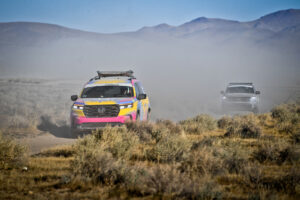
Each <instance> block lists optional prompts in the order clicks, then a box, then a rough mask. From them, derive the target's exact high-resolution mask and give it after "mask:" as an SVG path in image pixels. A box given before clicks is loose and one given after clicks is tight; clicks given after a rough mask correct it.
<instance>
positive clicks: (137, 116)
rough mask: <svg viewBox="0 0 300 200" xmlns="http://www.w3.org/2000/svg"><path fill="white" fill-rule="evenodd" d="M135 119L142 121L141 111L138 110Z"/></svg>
mask: <svg viewBox="0 0 300 200" xmlns="http://www.w3.org/2000/svg"><path fill="white" fill-rule="evenodd" d="M135 121H136V122H139V121H141V120H140V112H139V111H138V112H137V114H136V118H135Z"/></svg>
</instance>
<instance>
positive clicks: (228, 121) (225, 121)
mask: <svg viewBox="0 0 300 200" xmlns="http://www.w3.org/2000/svg"><path fill="white" fill-rule="evenodd" d="M231 122H232V118H230V117H228V116H224V117H222V118H221V119H219V120H218V122H217V124H218V127H219V128H220V129H226V128H227V127H228V126H229V125H230V124H231Z"/></svg>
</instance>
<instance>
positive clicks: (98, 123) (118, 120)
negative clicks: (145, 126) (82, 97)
mask: <svg viewBox="0 0 300 200" xmlns="http://www.w3.org/2000/svg"><path fill="white" fill-rule="evenodd" d="M135 117H136V116H135V114H131V115H125V116H118V117H105V118H88V117H83V116H81V117H78V116H76V115H71V118H72V119H71V121H72V123H73V127H74V128H75V129H78V130H90V129H98V128H104V127H105V126H107V125H110V126H120V125H122V124H124V123H125V122H126V121H129V120H133V119H135Z"/></svg>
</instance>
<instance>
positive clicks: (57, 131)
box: [37, 116, 76, 138]
mask: <svg viewBox="0 0 300 200" xmlns="http://www.w3.org/2000/svg"><path fill="white" fill-rule="evenodd" d="M40 121H41V123H40V124H39V125H38V126H37V128H38V129H39V130H40V131H46V132H49V133H51V134H52V135H54V136H55V137H59V138H76V137H74V136H72V134H71V130H70V126H68V125H62V126H58V125H57V124H55V123H53V122H52V120H51V117H50V116H41V118H40Z"/></svg>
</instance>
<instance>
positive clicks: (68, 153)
mask: <svg viewBox="0 0 300 200" xmlns="http://www.w3.org/2000/svg"><path fill="white" fill-rule="evenodd" d="M74 153H75V151H74V148H72V146H62V147H54V148H51V149H47V150H43V151H42V152H40V153H38V154H35V155H34V156H36V157H43V156H44V157H51V156H53V157H65V158H68V157H72V156H73V155H74Z"/></svg>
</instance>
